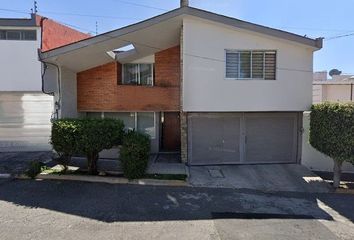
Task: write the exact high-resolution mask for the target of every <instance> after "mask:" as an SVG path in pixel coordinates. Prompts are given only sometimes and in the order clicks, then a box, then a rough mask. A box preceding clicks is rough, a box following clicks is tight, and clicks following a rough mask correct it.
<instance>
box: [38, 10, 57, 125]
mask: <svg viewBox="0 0 354 240" xmlns="http://www.w3.org/2000/svg"><path fill="white" fill-rule="evenodd" d="M47 19H48V18H46V17H41V21H40V24H39V25H40V28H41V44H40V49H38V58H39V61H40V62H41V63H42V66H43V72H42V74H41V80H42V92H43V93H44V94H47V95H50V96H53V97H55V91H52V92H46V90H45V87H44V76H45V73H46V71H47V68H48V65H51V66H54V67H55V68H56V69H57V85H58V100H57V101H55V103H54V113H53V114H52V116H51V119H58V118H59V109H60V101H61V84H60V79H61V71H60V67H59V66H58V65H56V64H54V63H48V62H45V61H43V59H42V58H41V52H42V49H43V28H44V25H43V22H44V20H47Z"/></svg>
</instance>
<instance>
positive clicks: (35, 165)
mask: <svg viewBox="0 0 354 240" xmlns="http://www.w3.org/2000/svg"><path fill="white" fill-rule="evenodd" d="M43 166H44V163H42V162H40V161H37V160H33V161H31V162H29V165H28V169H27V171H26V175H27V176H28V177H30V178H32V179H34V178H35V177H36V176H37V175H38V174H40V173H41V171H42V167H43Z"/></svg>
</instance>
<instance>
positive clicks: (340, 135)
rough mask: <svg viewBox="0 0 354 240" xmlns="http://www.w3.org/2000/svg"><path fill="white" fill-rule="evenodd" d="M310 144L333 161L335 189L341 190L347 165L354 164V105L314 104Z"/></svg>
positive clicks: (311, 117) (311, 115)
mask: <svg viewBox="0 0 354 240" xmlns="http://www.w3.org/2000/svg"><path fill="white" fill-rule="evenodd" d="M310 144H311V145H312V146H313V147H314V148H315V149H317V150H318V151H320V152H322V153H324V154H326V155H327V156H329V157H331V158H333V160H334V167H333V186H334V187H335V188H338V187H339V185H340V178H341V173H342V164H343V162H344V161H347V162H350V163H352V164H354V104H353V103H321V104H315V105H313V106H312V108H311V114H310Z"/></svg>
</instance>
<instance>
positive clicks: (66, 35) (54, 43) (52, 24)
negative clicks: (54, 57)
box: [36, 15, 91, 51]
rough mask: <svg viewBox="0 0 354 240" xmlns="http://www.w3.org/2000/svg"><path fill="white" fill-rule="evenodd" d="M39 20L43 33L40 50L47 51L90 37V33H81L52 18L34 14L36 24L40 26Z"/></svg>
mask: <svg viewBox="0 0 354 240" xmlns="http://www.w3.org/2000/svg"><path fill="white" fill-rule="evenodd" d="M41 21H42V34H43V36H42V49H41V50H42V51H48V50H51V49H53V48H57V47H61V46H64V45H67V44H70V43H74V42H77V41H80V40H83V39H86V38H90V37H91V35H90V34H87V33H82V32H80V31H77V30H75V29H72V28H70V27H68V26H65V25H63V24H61V23H58V22H56V21H54V20H52V19H49V18H45V17H42V16H40V15H36V25H37V26H41Z"/></svg>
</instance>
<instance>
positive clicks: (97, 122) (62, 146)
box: [51, 118, 124, 174]
mask: <svg viewBox="0 0 354 240" xmlns="http://www.w3.org/2000/svg"><path fill="white" fill-rule="evenodd" d="M123 134H124V124H123V122H122V121H121V120H115V119H89V118H83V119H60V120H56V121H54V122H53V127H52V137H51V143H52V145H53V148H54V150H55V151H56V152H57V153H58V154H59V159H58V160H59V162H61V164H63V165H64V168H65V167H66V166H67V164H68V162H69V160H70V158H71V156H72V155H73V154H84V155H86V156H87V165H88V172H89V174H97V160H98V154H99V152H101V151H102V150H104V149H110V148H112V147H113V146H117V145H119V144H121V141H122V138H123Z"/></svg>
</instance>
